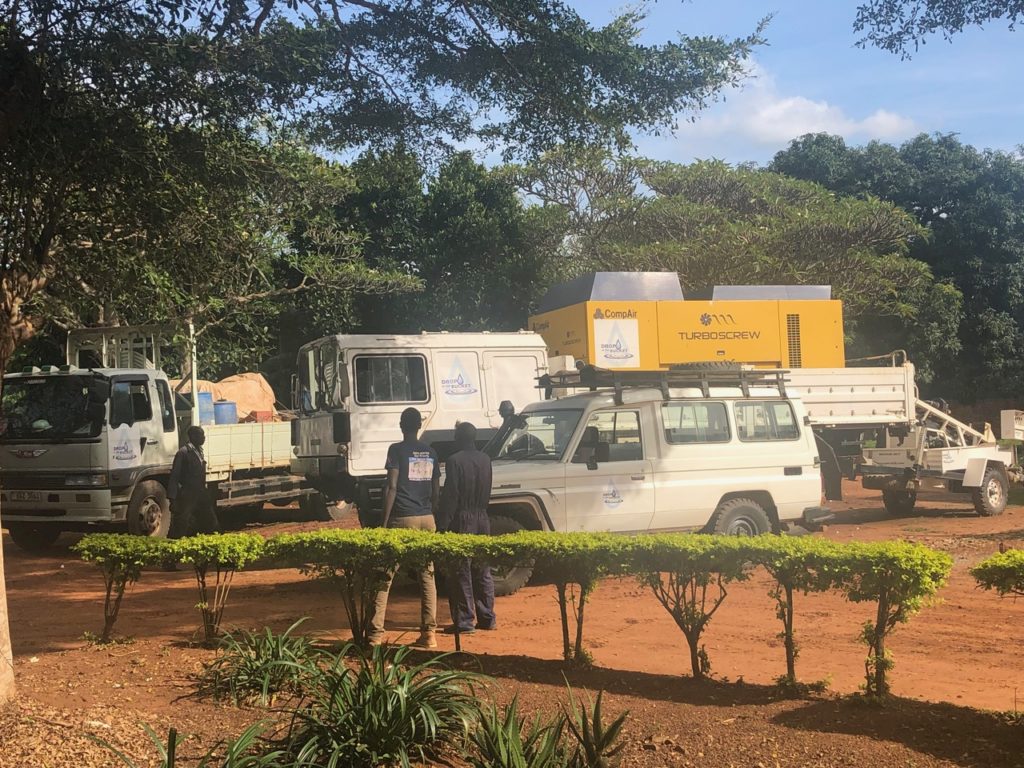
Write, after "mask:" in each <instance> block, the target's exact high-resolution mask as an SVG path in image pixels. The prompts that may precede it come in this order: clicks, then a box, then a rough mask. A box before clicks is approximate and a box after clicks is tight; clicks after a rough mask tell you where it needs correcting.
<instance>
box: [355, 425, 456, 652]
mask: <svg viewBox="0 0 1024 768" xmlns="http://www.w3.org/2000/svg"><path fill="white" fill-rule="evenodd" d="M399 426H400V427H401V430H402V441H401V442H400V443H394V444H392V445H391V447H390V448H388V458H387V461H386V463H385V464H384V467H385V469H386V470H387V473H388V476H387V485H386V487H385V491H384V517H383V521H382V523H381V524H382V525H383V526H384V527H385V528H415V529H418V530H421V531H433V530H435V525H434V509H435V508H436V506H437V498H438V491H439V488H440V482H441V466H440V464H439V463H438V460H437V454H436V453H435V452H434V449H433V448H431V447H430V446H429V445H427V444H426V443H424V442H423V441H421V440H420V439H419V432H420V427H421V426H423V417H422V416H421V415H420V412H419V411H418V410H416V409H415V408H406V409H405V410H404V411H402V416H401V418H400V420H399ZM394 578H395V571H392V572H390V573H388V574H387V575H386V577H385V582H384V584H383V585H382V587H381V589H380V590H379V591H378V592H377V598H376V601H375V602H374V611H373V619H372V620H371V622H370V642H371V643H373V644H374V645H376V644H378V643H380V642H381V640H382V638H383V635H384V615H385V613H387V608H388V593H389V592H390V591H391V582H392V581H393V580H394ZM419 582H420V637H419V640H418V641H417V642H416V645H419V646H421V647H423V648H436V647H437V641H436V640H435V639H434V630H435V629H436V627H437V619H436V614H437V590H436V588H435V586H434V568H433V565H432V564H428V565H427V567H426V568H424V569H423V570H422V571H421V572H420V573H419Z"/></svg>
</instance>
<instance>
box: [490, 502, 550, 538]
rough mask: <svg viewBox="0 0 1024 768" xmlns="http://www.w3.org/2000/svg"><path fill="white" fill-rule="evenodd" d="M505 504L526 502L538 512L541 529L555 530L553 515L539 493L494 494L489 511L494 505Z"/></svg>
mask: <svg viewBox="0 0 1024 768" xmlns="http://www.w3.org/2000/svg"><path fill="white" fill-rule="evenodd" d="M503 504H526V505H528V506H529V507H531V508H532V509H533V510H534V512H535V513H538V518H539V521H540V524H541V530H545V531H553V530H555V526H554V524H552V522H551V516H550V515H549V514H548V510H547V507H545V506H544V502H543V501H542V500H541V498H540V496H538V495H537V494H535V493H517V494H515V495H510V496H497V497H495V496H492V497H491V501H490V503H489V504H488V505H487V511H488V513H490V512H491V510H492V509H493V508H494V507H496V506H500V505H503Z"/></svg>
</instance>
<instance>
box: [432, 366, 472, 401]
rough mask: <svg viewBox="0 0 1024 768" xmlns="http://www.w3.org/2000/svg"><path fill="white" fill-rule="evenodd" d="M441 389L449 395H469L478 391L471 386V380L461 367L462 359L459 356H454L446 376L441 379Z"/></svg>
mask: <svg viewBox="0 0 1024 768" xmlns="http://www.w3.org/2000/svg"><path fill="white" fill-rule="evenodd" d="M441 389H443V390H444V393H445V394H446V395H448V396H449V397H469V396H470V395H475V394H476V393H477V392H478V391H479V390H477V388H476V387H474V386H473V381H472V379H470V378H469V374H467V373H466V369H465V368H463V367H462V361H461V360H459V358H455V361H454V362H453V363H452V368H451V371H449V373H448V378H446V379H441Z"/></svg>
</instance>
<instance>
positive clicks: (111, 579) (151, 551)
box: [73, 533, 174, 643]
mask: <svg viewBox="0 0 1024 768" xmlns="http://www.w3.org/2000/svg"><path fill="white" fill-rule="evenodd" d="M73 550H74V551H75V552H77V553H78V554H79V555H81V557H82V559H83V560H85V561H86V562H90V563H96V565H98V566H99V568H100V571H101V572H102V573H103V584H104V587H105V592H104V596H103V631H102V632H101V633H100V642H101V643H109V642H110V641H111V640H112V639H113V632H114V622H116V621H117V615H118V613H119V612H120V610H121V601H122V600H123V599H124V593H125V590H126V589H127V588H128V586H129V585H130V584H134V583H135V582H136V581H138V580H139V577H140V576H141V575H142V569H143V568H148V567H151V566H155V565H162V564H164V563H166V562H168V561H169V560H170V559H171V558H172V557H173V556H174V551H173V545H172V544H171V542H169V541H166V540H165V539H153V538H148V537H144V536H129V535H128V534H118V533H95V534H91V535H89V536H86V537H85V538H83V539H82V540H81V541H79V542H78V543H77V544H75V545H74V547H73Z"/></svg>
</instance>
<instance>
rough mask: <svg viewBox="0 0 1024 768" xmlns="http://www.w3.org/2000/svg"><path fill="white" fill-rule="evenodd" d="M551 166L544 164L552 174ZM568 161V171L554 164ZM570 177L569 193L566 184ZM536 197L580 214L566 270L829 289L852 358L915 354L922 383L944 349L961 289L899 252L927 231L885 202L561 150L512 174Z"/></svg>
mask: <svg viewBox="0 0 1024 768" xmlns="http://www.w3.org/2000/svg"><path fill="white" fill-rule="evenodd" d="M549 164H550V167H549ZM567 165H574V166H575V169H574V171H573V172H572V173H570V174H566V173H563V172H562V171H561V170H559V169H561V168H563V167H565V166H567ZM567 178H576V179H578V180H579V184H578V185H577V186H576V187H572V186H570V185H567V184H565V179H567ZM520 179H521V181H522V182H523V183H524V185H525V186H526V188H527V189H528V190H530V191H531V193H532V194H534V195H535V196H537V197H539V198H541V199H543V200H546V201H548V202H549V203H553V204H557V205H561V206H564V207H565V208H567V209H569V210H578V209H585V210H589V211H590V215H582V214H577V215H574V216H573V221H575V222H578V223H579V227H578V229H577V230H576V232H575V234H574V237H573V238H570V239H569V240H568V241H567V243H566V249H567V258H568V263H569V267H570V269H571V270H572V271H574V272H583V271H588V270H592V269H612V270H667V271H673V272H677V273H678V274H679V277H680V281H681V282H682V285H683V290H684V293H685V292H687V291H692V290H694V289H702V288H706V287H709V286H711V285H716V284H718V285H728V284H822V283H824V284H830V285H832V287H833V290H834V295H835V296H836V297H837V298H840V299H842V300H843V302H844V310H845V316H846V319H847V332H848V335H849V336H850V339H849V342H850V349H851V351H852V352H853V353H854V354H863V355H872V354H884V353H886V352H889V351H890V350H892V349H894V348H910V349H912V350H914V357H915V361H916V362H917V363H918V365H919V367H920V369H921V373H922V376H923V377H924V378H925V379H928V378H929V377H930V376H931V375H932V374H933V373H934V370H935V367H936V366H937V365H938V364H939V363H940V361H941V360H942V359H943V355H944V354H946V353H947V352H948V351H950V349H951V348H952V349H955V338H954V343H953V345H952V347H951V345H950V337H955V329H956V326H957V322H958V321H959V318H960V313H961V298H960V293H959V291H957V290H956V289H955V288H953V287H952V286H948V285H943V284H937V283H936V282H935V280H934V279H933V277H932V273H931V270H930V269H929V267H928V266H927V265H926V264H924V263H922V262H920V261H918V260H916V259H913V258H910V257H909V256H908V250H909V247H910V244H911V243H912V242H914V241H916V240H918V239H921V238H923V237H924V236H925V235H926V232H925V230H924V229H923V228H922V227H920V226H919V225H918V224H917V223H916V222H915V221H914V219H913V218H912V217H911V216H909V215H908V214H906V213H904V212H903V211H901V210H899V209H898V208H897V207H896V206H894V205H892V204H891V203H886V202H882V201H880V200H877V199H867V200H864V199H857V198H854V197H838V196H836V195H833V194H832V193H830V192H829V191H828V190H826V189H825V188H824V187H822V186H820V185H818V184H814V183H808V182H805V181H798V180H795V179H790V178H787V177H785V176H783V175H781V174H778V173H771V172H768V171H764V170H756V169H751V168H732V167H730V166H728V165H726V164H725V163H721V162H717V161H707V162H699V163H695V164H693V165H688V166H683V165H676V164H673V163H654V162H645V161H637V160H632V159H624V160H613V159H611V158H609V157H608V156H607V155H605V154H603V153H585V154H582V155H580V156H578V157H577V159H576V161H575V162H573V160H572V158H570V157H568V156H567V155H566V153H557V154H556V155H554V156H551V157H547V158H544V159H542V160H541V162H539V163H537V164H535V165H534V166H532V167H530V168H526V169H522V170H521V171H520Z"/></svg>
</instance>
